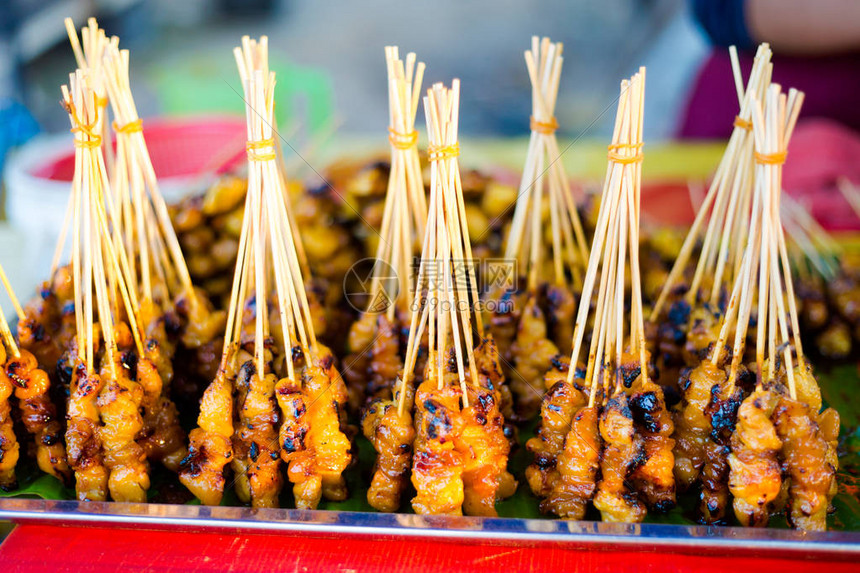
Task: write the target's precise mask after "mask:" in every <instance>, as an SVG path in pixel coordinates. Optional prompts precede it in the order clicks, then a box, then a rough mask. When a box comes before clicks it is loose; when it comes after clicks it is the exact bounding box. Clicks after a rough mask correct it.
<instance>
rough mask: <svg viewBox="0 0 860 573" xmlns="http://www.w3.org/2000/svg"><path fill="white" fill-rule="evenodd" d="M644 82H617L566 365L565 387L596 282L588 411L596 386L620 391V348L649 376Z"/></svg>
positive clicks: (636, 78)
mask: <svg viewBox="0 0 860 573" xmlns="http://www.w3.org/2000/svg"><path fill="white" fill-rule="evenodd" d="M644 82H645V70H644V68H641V69H640V71H639V73H637V74H636V75H634V76H633V77H632V78H631V79H630V80H624V81H623V82H622V83H621V96H620V98H619V104H618V111H617V114H616V119H615V128H614V131H613V138H612V144H611V145H610V146H609V164H608V167H607V171H606V178H605V181H604V187H603V195H602V199H601V202H600V211H599V213H598V218H597V225H596V227H595V236H594V242H593V243H592V246H591V254H590V256H589V259H588V266H587V269H586V274H585V279H584V281H583V290H582V297H581V298H580V303H579V308H578V310H577V317H576V323H575V327H574V335H573V341H572V348H573V350H572V353H571V359H570V364H571V366H570V368H569V370H568V383H570V384H572V382H573V373H574V372H575V370H576V364H577V362H578V360H579V353H580V348H581V346H582V341H583V339H584V336H585V330H586V328H587V319H588V315H589V310H590V307H591V301H592V295H593V293H594V288H595V284H596V283H597V281H598V279H599V284H597V291H598V292H597V304H596V307H595V310H594V324H593V326H592V339H591V345H590V348H589V351H588V357H587V362H586V374H585V381H584V383H585V385H586V386H587V387H589V388H590V393H589V402H588V405H589V407H591V406H594V404H595V403H596V401H597V400H598V393H599V387H602V388H603V391H604V394H603V395H604V397H606V396H609V395H610V394H612V393H613V392H615V391H617V389H618V388H619V386H618V384H620V379H621V376H620V375H619V374H618V372H616V370H617V369H618V368H620V365H621V359H622V355H623V353H624V349H625V347H627V346H629V348H630V350H631V351H632V352H633V353H634V354H635V355H636V356H638V357H639V359H640V361H641V365H640V367H641V369H642V370H641V373H642V375H643V376H647V375H648V374H647V364H646V362H647V360H646V350H645V347H644V323H643V320H644V317H643V313H642V302H641V293H642V290H641V282H640V277H639V270H640V269H639V257H638V248H639V237H638V234H639V196H640V194H639V190H638V187H639V185H640V171H639V163H640V162H641V160H642V151H641V149H642V119H643V113H642V110H643V98H644ZM628 249H629V253H628ZM628 262H629V268H630V272H631V295H630V296H631V298H630V309H631V314H630V326H629V330H627V332H626V336H625V298H626V288H625V283H626V280H625V279H626V273H627V268H628ZM637 297H639V300H638V301H637V300H636V298H637ZM601 380H602V384H600V381H601Z"/></svg>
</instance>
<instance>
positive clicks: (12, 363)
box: [0, 265, 71, 487]
mask: <svg viewBox="0 0 860 573" xmlns="http://www.w3.org/2000/svg"><path fill="white" fill-rule="evenodd" d="M0 279H2V282H3V286H4V287H5V288H6V292H7V293H8V294H9V298H10V299H11V301H12V306H13V307H14V308H15V309H16V312H17V315H18V319H19V320H23V317H24V316H25V314H24V310H23V309H22V308H21V304H20V303H19V302H18V298H17V297H16V296H15V293H14V291H13V290H12V286H11V284H10V283H9V280H8V278H7V277H6V272H5V271H4V270H3V267H2V265H0ZM0 335H2V342H0V348H2V350H0V353H2V356H0V368H2V370H0V399H2V400H3V402H0V419H2V422H0V434H2V435H3V438H2V439H3V445H2V446H0V449H2V450H3V451H4V454H3V456H2V458H0V487H8V484H9V483H10V481H9V480H10V479H13V480H14V471H13V472H12V473H11V474H10V472H9V470H8V469H7V468H9V467H11V468H13V470H14V466H15V460H14V458H15V457H16V456H15V454H13V453H12V452H11V450H13V449H14V448H15V447H17V446H16V443H17V442H16V441H15V440H13V439H12V438H14V433H13V432H12V427H11V417H10V414H11V412H10V411H6V413H5V414H2V412H3V411H4V410H8V398H9V396H8V395H6V392H7V391H8V392H9V394H10V395H11V392H12V391H13V390H14V392H15V397H16V398H18V408H19V410H20V412H21V420H22V422H23V423H24V427H25V428H26V429H27V432H28V433H29V434H31V435H32V436H33V438H34V441H35V444H36V462H37V464H38V466H39V469H41V470H42V471H43V472H45V473H47V474H49V475H52V476H54V477H56V478H57V479H59V480H60V481H62V482H63V483H65V484H68V483H70V482H71V470H70V469H69V465H68V462H67V461H66V447H65V444H64V443H63V439H62V424H61V422H60V420H59V419H58V418H57V408H56V406H55V405H54V403H53V402H52V401H51V396H50V394H49V390H50V387H51V380H50V379H49V378H48V374H47V373H46V372H45V371H44V370H42V369H40V368H39V364H38V361H37V359H36V357H35V356H34V355H33V354H32V353H30V352H29V351H28V350H24V349H23V348H20V346H19V345H18V343H17V342H16V341H15V339H14V337H13V336H12V333H11V330H10V329H9V324H8V322H7V321H6V316H5V315H4V314H3V311H2V310H0ZM3 396H5V398H3ZM7 451H8V452H9V453H5V452H7Z"/></svg>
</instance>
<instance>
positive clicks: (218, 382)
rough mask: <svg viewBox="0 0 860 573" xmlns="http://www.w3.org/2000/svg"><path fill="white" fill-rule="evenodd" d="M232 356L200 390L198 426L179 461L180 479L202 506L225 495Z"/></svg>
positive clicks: (229, 452)
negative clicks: (201, 390)
mask: <svg viewBox="0 0 860 573" xmlns="http://www.w3.org/2000/svg"><path fill="white" fill-rule="evenodd" d="M231 364H233V360H232V359H228V360H227V361H226V367H222V368H220V369H219V370H218V374H217V375H216V377H215V379H214V380H213V381H212V383H211V384H210V385H209V386H208V387H207V388H206V391H205V392H204V393H203V398H202V399H201V400H200V414H199V415H198V417H197V428H195V429H194V430H192V431H191V433H190V434H189V435H188V438H189V441H190V445H189V448H188V449H189V452H188V456H187V457H186V458H185V459H184V460H182V464H181V468H180V471H179V481H180V482H182V484H183V485H184V486H185V487H187V488H188V489H189V490H190V491H191V493H193V494H194V496H195V497H196V498H197V499H199V500H200V503H202V504H204V505H218V504H219V503H221V497H222V496H223V495H224V485H225V480H224V467H225V466H226V465H227V464H229V463H230V462H231V461H232V458H233V445H232V442H231V438H232V436H233V415H232V411H233V379H234V378H235V376H236V373H235V372H233V371H232V369H230V365H231Z"/></svg>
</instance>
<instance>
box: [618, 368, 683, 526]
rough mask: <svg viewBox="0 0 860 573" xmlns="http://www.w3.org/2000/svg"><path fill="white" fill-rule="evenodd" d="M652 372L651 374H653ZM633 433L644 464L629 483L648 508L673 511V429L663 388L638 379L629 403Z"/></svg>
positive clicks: (658, 510) (638, 468) (636, 470)
mask: <svg viewBox="0 0 860 573" xmlns="http://www.w3.org/2000/svg"><path fill="white" fill-rule="evenodd" d="M652 371H653V370H652ZM629 404H630V410H631V413H632V414H633V421H634V422H635V426H636V429H637V430H638V432H639V433H640V434H641V435H642V440H643V442H644V446H643V448H644V452H643V453H644V460H643V461H642V463H641V465H640V466H639V467H637V468H636V469H635V470H634V471H633V474H632V475H631V477H630V479H631V481H632V482H633V485H634V488H635V489H636V491H637V492H638V493H639V495H640V497H641V498H642V499H643V501H644V502H645V504H646V505H647V506H648V508H649V509H650V510H652V511H656V512H659V513H663V512H666V511H669V510H670V509H672V508H673V507H675V475H674V465H675V455H674V452H673V450H674V448H675V440H674V439H673V438H672V433H673V432H674V429H675V425H674V423H673V422H672V414H671V413H670V412H669V410H668V408H667V407H666V400H665V398H664V396H663V388H662V387H660V386H659V385H658V384H655V383H654V382H652V381H651V380H648V379H645V378H644V377H643V376H641V375H639V376H638V377H637V379H636V381H635V382H634V383H633V394H632V395H631V396H630V400H629Z"/></svg>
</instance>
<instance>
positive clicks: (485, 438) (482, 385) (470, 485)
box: [456, 335, 517, 516]
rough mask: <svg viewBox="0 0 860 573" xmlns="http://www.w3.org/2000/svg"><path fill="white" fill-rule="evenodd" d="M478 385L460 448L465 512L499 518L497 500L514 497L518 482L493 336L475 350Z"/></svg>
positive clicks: (472, 390)
mask: <svg viewBox="0 0 860 573" xmlns="http://www.w3.org/2000/svg"><path fill="white" fill-rule="evenodd" d="M474 355H475V362H476V364H477V366H478V378H479V380H478V384H471V383H470V384H468V386H467V393H468V396H469V406H468V407H467V408H463V409H461V411H460V415H461V417H462V418H463V420H464V422H463V427H462V430H461V432H460V434H459V435H458V436H457V437H456V448H457V449H458V450H460V451H461V452H462V453H463V458H464V463H465V466H464V470H463V487H464V496H465V497H464V502H463V508H464V511H465V512H466V513H467V514H468V515H482V516H496V515H497V513H496V508H495V504H496V501H497V500H500V499H505V498H508V497H510V496H511V495H513V493H514V492H515V491H516V488H517V482H516V480H515V479H514V477H513V475H511V473H510V472H508V469H507V466H508V455H509V453H510V449H511V443H510V440H509V438H508V437H507V436H506V435H505V418H504V415H503V414H502V412H501V408H502V407H503V405H504V399H503V398H502V395H503V393H502V390H503V389H505V388H506V386H505V384H504V378H503V374H502V369H501V365H500V364H499V361H498V351H497V349H496V346H495V342H494V340H493V338H492V335H488V336H487V337H485V338H484V339H483V340H482V341H481V343H480V344H479V345H478V347H477V348H476V349H475V350H474Z"/></svg>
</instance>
